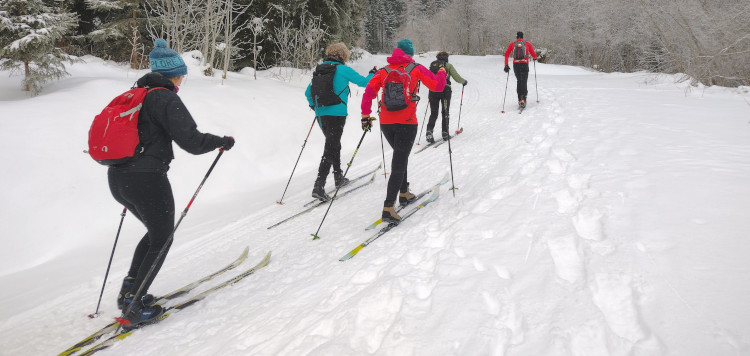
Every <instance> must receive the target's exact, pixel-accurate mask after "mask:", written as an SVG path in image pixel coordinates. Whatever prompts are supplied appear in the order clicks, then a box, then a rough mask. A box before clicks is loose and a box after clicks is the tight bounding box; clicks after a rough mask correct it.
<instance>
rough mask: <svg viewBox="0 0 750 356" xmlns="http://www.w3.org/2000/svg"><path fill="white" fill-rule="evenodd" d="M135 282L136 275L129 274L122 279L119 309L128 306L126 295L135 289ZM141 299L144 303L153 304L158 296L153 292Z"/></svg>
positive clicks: (118, 299)
mask: <svg viewBox="0 0 750 356" xmlns="http://www.w3.org/2000/svg"><path fill="white" fill-rule="evenodd" d="M134 282H135V277H130V276H127V277H125V278H124V279H123V280H122V287H121V288H120V294H118V295H117V309H119V310H122V309H123V308H126V307H127V306H128V303H126V302H125V295H126V294H128V293H130V292H131V291H132V290H133V283H134ZM141 300H143V302H144V304H146V305H151V304H153V303H154V302H156V297H154V296H153V295H151V294H146V295H144V296H143V297H142V298H141Z"/></svg>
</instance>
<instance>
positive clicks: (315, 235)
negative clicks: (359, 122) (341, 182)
mask: <svg viewBox="0 0 750 356" xmlns="http://www.w3.org/2000/svg"><path fill="white" fill-rule="evenodd" d="M373 120H374V119H373ZM368 131H370V130H366V131H365V132H363V133H362V138H360V139H359V143H358V144H357V148H355V149H354V154H353V155H352V159H351V160H349V163H347V164H346V171H344V177H346V172H349V168H351V167H352V162H354V157H356V156H357V151H359V146H362V141H363V140H364V139H365V135H367V132H368ZM340 188H341V187H336V191H335V192H334V193H333V196H332V197H331V203H330V204H328V209H326V213H325V214H323V220H321V221H320V226H318V231H315V233H314V234H311V235H312V237H313V240H317V239H319V238H320V236H318V233H319V232H320V228H322V227H323V222H324V221H326V217H327V216H328V212H329V211H330V210H331V206H332V205H333V201H334V200H336V195H337V194H339V189H340Z"/></svg>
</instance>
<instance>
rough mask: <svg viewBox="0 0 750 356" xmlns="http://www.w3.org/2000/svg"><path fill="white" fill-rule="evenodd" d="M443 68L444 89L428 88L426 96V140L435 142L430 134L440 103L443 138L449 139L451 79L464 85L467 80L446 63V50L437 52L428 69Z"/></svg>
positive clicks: (435, 70)
mask: <svg viewBox="0 0 750 356" xmlns="http://www.w3.org/2000/svg"><path fill="white" fill-rule="evenodd" d="M440 68H445V70H446V72H447V73H448V77H447V78H446V82H445V89H444V90H443V91H442V92H434V91H432V90H430V94H429V95H428V98H429V100H430V121H428V122H427V142H429V143H435V139H434V138H433V136H432V129H433V128H434V127H435V121H437V115H438V109H440V103H443V113H442V114H443V121H442V125H443V126H442V130H443V140H446V141H447V140H449V139H450V134H449V132H450V131H449V130H448V125H449V122H450V103H451V80H450V78H451V77H453V79H454V80H455V81H456V82H457V83H461V84H462V85H464V86H466V84H468V83H469V82H468V81H467V80H465V79H464V78H461V76H460V75H459V74H458V72H457V71H456V68H455V67H453V65H452V64H450V63H448V52H440V53H438V54H437V60H435V61H433V62H432V63H431V64H430V71H432V72H433V73H437V71H438V69H440Z"/></svg>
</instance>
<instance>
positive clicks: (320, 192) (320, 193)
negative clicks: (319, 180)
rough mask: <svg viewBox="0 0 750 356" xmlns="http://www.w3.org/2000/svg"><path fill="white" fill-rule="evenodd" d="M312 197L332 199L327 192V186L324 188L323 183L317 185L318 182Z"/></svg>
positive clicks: (321, 199) (325, 199)
mask: <svg viewBox="0 0 750 356" xmlns="http://www.w3.org/2000/svg"><path fill="white" fill-rule="evenodd" d="M312 197H313V198H315V199H318V200H320V201H329V200H331V197H330V196H329V195H328V194H326V190H325V188H323V186H322V185H317V184H316V185H315V186H314V187H313V191H312Z"/></svg>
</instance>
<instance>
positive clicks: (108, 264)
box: [89, 207, 128, 318]
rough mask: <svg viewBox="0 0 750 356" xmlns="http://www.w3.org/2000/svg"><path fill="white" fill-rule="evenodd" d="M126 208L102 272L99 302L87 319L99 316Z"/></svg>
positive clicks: (121, 214) (123, 209)
mask: <svg viewBox="0 0 750 356" xmlns="http://www.w3.org/2000/svg"><path fill="white" fill-rule="evenodd" d="M127 212H128V208H125V207H123V208H122V213H120V216H122V218H120V226H119V227H118V228H117V235H115V244H114V245H113V246H112V253H111V254H110V255H109V263H107V271H106V272H104V283H102V291H101V292H99V301H98V302H96V311H94V313H93V314H89V318H96V317H98V316H99V306H101V304H102V296H104V286H106V285H107V277H108V276H109V268H110V267H111V266H112V259H113V258H114V257H115V248H117V240H118V239H119V238H120V231H121V230H122V222H123V221H125V214H127Z"/></svg>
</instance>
